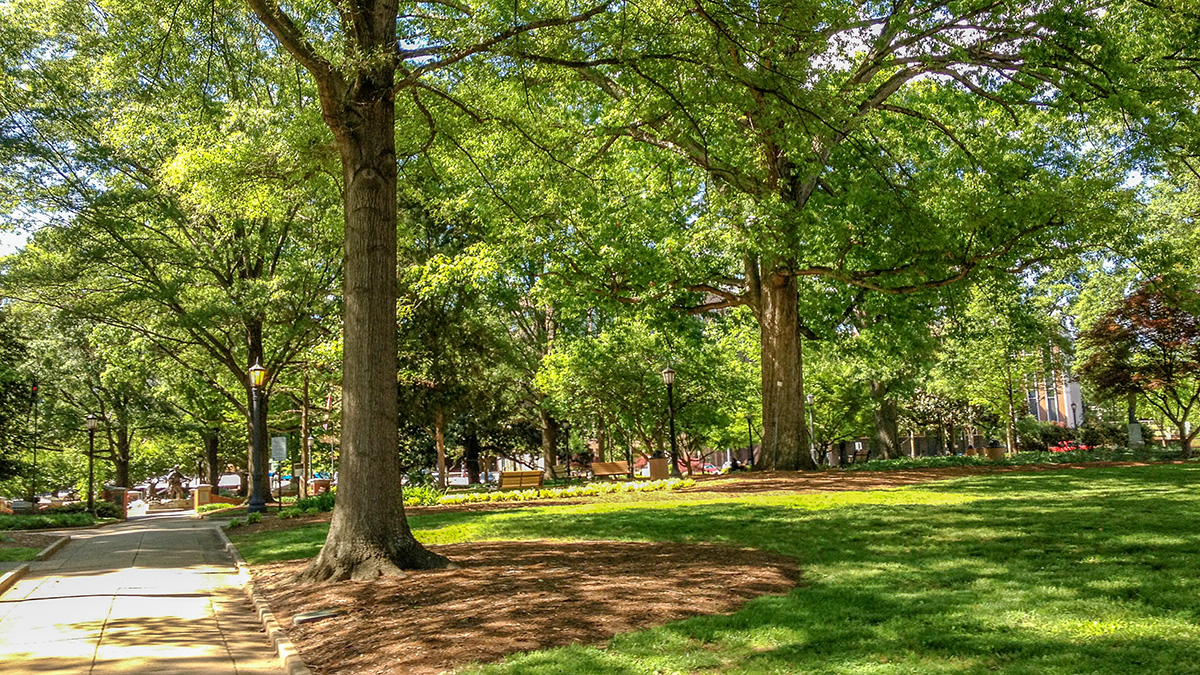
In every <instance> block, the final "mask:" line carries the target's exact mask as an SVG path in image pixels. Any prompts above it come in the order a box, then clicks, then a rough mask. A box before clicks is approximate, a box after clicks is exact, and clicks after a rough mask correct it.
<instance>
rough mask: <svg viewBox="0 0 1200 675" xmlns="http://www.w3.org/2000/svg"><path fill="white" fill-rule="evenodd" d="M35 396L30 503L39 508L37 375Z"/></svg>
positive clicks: (33, 392) (34, 378)
mask: <svg viewBox="0 0 1200 675" xmlns="http://www.w3.org/2000/svg"><path fill="white" fill-rule="evenodd" d="M31 395H32V396H33V472H32V473H31V474H30V476H29V503H30V504H33V507H34V508H35V509H36V508H37V503H38V496H37V475H38V472H37V446H38V381H37V375H34V376H33V388H32V390H31Z"/></svg>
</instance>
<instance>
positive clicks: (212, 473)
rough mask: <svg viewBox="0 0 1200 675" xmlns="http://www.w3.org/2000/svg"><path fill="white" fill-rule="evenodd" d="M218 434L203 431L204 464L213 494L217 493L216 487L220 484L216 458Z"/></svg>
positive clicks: (219, 464) (219, 467) (218, 465)
mask: <svg viewBox="0 0 1200 675" xmlns="http://www.w3.org/2000/svg"><path fill="white" fill-rule="evenodd" d="M219 433H220V432H219V431H217V430H216V429H205V430H204V464H205V466H207V467H208V484H209V485H212V486H213V492H216V491H217V485H218V484H219V483H220V482H221V460H220V457H219V456H218V450H219V448H220V436H219Z"/></svg>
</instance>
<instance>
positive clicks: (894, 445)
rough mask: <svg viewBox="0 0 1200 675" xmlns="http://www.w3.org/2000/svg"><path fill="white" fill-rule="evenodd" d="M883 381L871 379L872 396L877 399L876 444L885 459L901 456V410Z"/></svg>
mask: <svg viewBox="0 0 1200 675" xmlns="http://www.w3.org/2000/svg"><path fill="white" fill-rule="evenodd" d="M889 394H890V392H889V391H888V387H887V386H886V385H884V384H883V383H882V382H876V381H874V380H872V381H871V398H873V399H875V446H876V447H877V448H878V449H879V451H880V452H882V453H883V458H884V459H895V458H897V457H899V456H900V423H899V421H898V420H899V417H900V411H899V408H898V406H897V405H896V401H895V399H893V398H891V396H889Z"/></svg>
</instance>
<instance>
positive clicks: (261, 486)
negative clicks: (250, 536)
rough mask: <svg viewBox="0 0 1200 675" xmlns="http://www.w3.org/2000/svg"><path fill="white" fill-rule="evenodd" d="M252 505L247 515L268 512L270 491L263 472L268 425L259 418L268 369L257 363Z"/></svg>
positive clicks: (253, 386)
mask: <svg viewBox="0 0 1200 675" xmlns="http://www.w3.org/2000/svg"><path fill="white" fill-rule="evenodd" d="M249 374H250V403H251V409H250V437H251V438H250V441H251V442H250V462H249V464H250V503H249V505H247V507H246V512H247V513H263V512H265V511H266V510H267V499H266V495H265V494H264V493H265V492H266V491H267V490H269V489H270V486H269V485H267V482H266V480H264V479H265V478H266V472H265V471H264V470H263V469H264V468H265V467H266V462H267V457H266V455H267V439H266V438H265V436H266V429H265V428H264V427H265V426H266V425H264V424H262V423H261V421H260V420H259V418H260V417H261V414H260V413H261V411H260V410H259V393H258V392H259V389H261V388H262V386H263V383H264V382H266V380H267V369H266V368H263V367H262V364H260V363H258V362H257V361H255V363H254V365H253V366H250V373H249Z"/></svg>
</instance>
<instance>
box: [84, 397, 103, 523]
mask: <svg viewBox="0 0 1200 675" xmlns="http://www.w3.org/2000/svg"><path fill="white" fill-rule="evenodd" d="M99 426H100V418H99V417H96V416H95V415H93V414H92V413H88V416H87V430H88V507H87V510H88V513H90V514H92V515H93V516H94V515H96V501H95V499H96V497H95V495H96V472H95V470H94V464H95V456H96V429H97V428H99Z"/></svg>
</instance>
